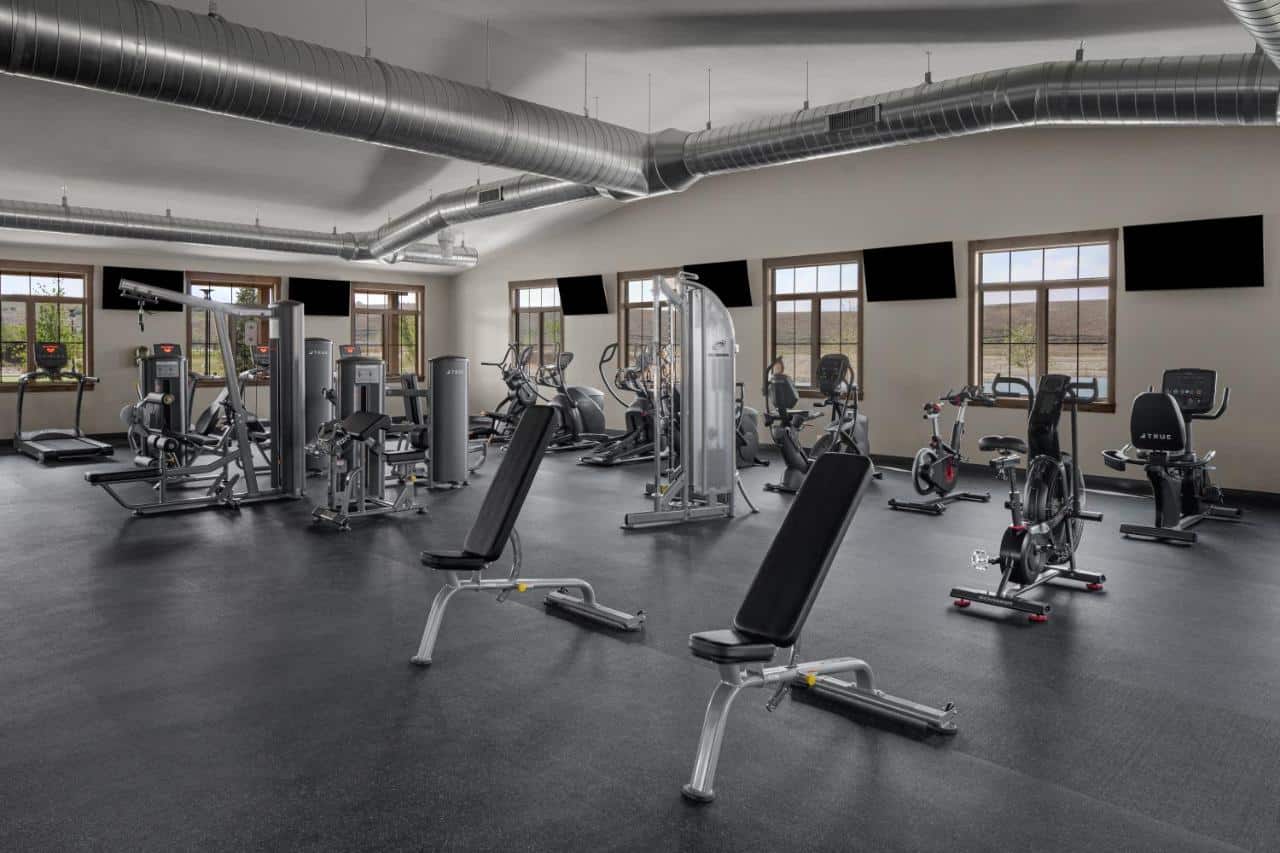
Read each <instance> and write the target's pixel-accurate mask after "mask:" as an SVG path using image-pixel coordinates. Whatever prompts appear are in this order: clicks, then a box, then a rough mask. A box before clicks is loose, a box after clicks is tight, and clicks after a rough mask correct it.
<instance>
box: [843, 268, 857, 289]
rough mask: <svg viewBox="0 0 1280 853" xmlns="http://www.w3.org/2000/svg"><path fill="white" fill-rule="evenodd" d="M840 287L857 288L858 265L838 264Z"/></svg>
mask: <svg viewBox="0 0 1280 853" xmlns="http://www.w3.org/2000/svg"><path fill="white" fill-rule="evenodd" d="M840 289H841V290H857V289H858V265H857V264H841V265H840Z"/></svg>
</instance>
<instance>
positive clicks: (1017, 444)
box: [951, 373, 1107, 622]
mask: <svg viewBox="0 0 1280 853" xmlns="http://www.w3.org/2000/svg"><path fill="white" fill-rule="evenodd" d="M1001 386H1006V387H1008V388H1020V389H1022V391H1023V392H1025V396H1026V399H1027V408H1028V411H1029V414H1028V416H1027V440H1026V441H1023V440H1022V439H1021V438H1018V437H1017V436H1011V435H987V436H983V437H982V439H981V440H979V442H978V448H979V449H980V450H983V451H995V452H996V454H997V455H996V457H995V458H994V459H992V460H991V467H992V468H993V469H995V472H996V476H997V477H999V478H1000V479H1001V480H1008V481H1009V501H1008V503H1007V504H1006V506H1007V507H1008V508H1009V511H1010V513H1011V514H1012V516H1013V523H1012V524H1010V525H1009V527H1008V528H1007V529H1006V530H1005V532H1004V537H1003V538H1002V539H1001V540H1000V553H999V555H998V556H995V557H992V556H989V555H988V554H987V552H986V551H983V550H977V551H974V552H973V556H972V557H971V558H970V561H969V562H970V565H971V566H972V567H973V568H975V569H977V570H978V571H986V569H987V566H999V567H1000V585H999V586H998V587H997V588H996V591H995V592H990V591H988V590H983V589H973V588H969V587H955V588H953V589H952V590H951V596H952V598H953V599H954V602H953V603H954V604H955V606H956V607H968V606H969V605H970V604H972V603H973V602H975V601H976V602H978V603H979V604H989V605H991V606H993V607H1004V608H1007V609H1009V610H1017V611H1020V612H1023V613H1026V614H1028V619H1029V620H1030V621H1032V622H1047V621H1048V619H1049V611H1050V610H1051V609H1052V607H1051V605H1050V604H1049V602H1047V601H1040V600H1036V599H1032V598H1027V597H1026V594H1027V593H1028V592H1030V591H1031V590H1033V589H1035V588H1037V587H1040V586H1044V585H1045V584H1047V583H1049V582H1050V581H1052V580H1057V579H1063V580H1074V581H1081V582H1083V583H1084V584H1085V587H1086V588H1087V589H1088V590H1089V591H1091V592H1096V591H1098V590H1100V589H1102V584H1103V583H1104V582H1105V581H1106V579H1107V578H1106V575H1103V574H1101V573H1099V572H1083V571H1080V570H1079V569H1078V568H1077V567H1076V549H1077V548H1078V547H1080V538H1081V535H1082V534H1083V533H1084V524H1083V523H1082V522H1085V521H1102V513H1100V512H1087V511H1086V510H1085V508H1084V503H1085V487H1084V475H1083V474H1082V473H1081V472H1080V467H1079V465H1077V464H1076V460H1077V459H1078V458H1079V454H1078V442H1077V438H1078V434H1079V430H1078V429H1077V413H1078V410H1079V404H1080V403H1090V402H1092V401H1094V400H1096V399H1097V398H1098V380H1097V379H1089V380H1087V381H1083V382H1075V381H1072V379H1071V377H1069V376H1063V375H1062V374H1058V373H1050V374H1047V375H1045V376H1042V377H1040V385H1039V387H1038V388H1036V389H1034V390H1033V389H1032V388H1031V384H1030V383H1029V382H1027V381H1026V380H1025V379H1017V378H1013V377H1008V376H997V377H996V378H995V381H993V382H992V383H991V389H992V393H993V394H994V395H995V396H996V397H1022V396H1024V394H1023V393H1019V392H1017V391H1013V390H1006V391H1001V390H1000V389H1001ZM1082 392H1088V395H1087V396H1083V397H1082V396H1081V393H1082ZM1067 405H1070V407H1071V452H1070V453H1065V452H1063V450H1062V447H1061V444H1060V442H1059V438H1058V422H1059V421H1060V420H1061V419H1062V409H1063V407H1064V406H1067ZM1019 455H1025V456H1026V457H1027V474H1026V480H1027V482H1026V487H1025V489H1024V490H1023V493H1022V494H1019V493H1018V488H1017V476H1016V473H1015V471H1016V467H1017V464H1018V460H1019Z"/></svg>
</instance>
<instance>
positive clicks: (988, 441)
mask: <svg viewBox="0 0 1280 853" xmlns="http://www.w3.org/2000/svg"><path fill="white" fill-rule="evenodd" d="M978 449H979V450H981V451H982V452H983V453H990V452H991V451H993V450H1008V451H1010V452H1012V453H1026V452H1027V442H1026V439H1022V438H1018V437H1017V436H1016V435H984V436H983V437H982V438H980V439H978Z"/></svg>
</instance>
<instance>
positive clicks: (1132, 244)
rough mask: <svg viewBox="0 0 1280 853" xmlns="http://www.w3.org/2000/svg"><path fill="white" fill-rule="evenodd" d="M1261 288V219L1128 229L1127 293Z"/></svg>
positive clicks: (1125, 230)
mask: <svg viewBox="0 0 1280 853" xmlns="http://www.w3.org/2000/svg"><path fill="white" fill-rule="evenodd" d="M1262 284H1263V270H1262V217H1261V216H1232V217H1229V218H1227V219H1192V220H1187V221H1185V222H1161V223H1158V224H1155V225H1126V226H1125V229H1124V289H1125V290H1192V289H1197V288H1218V287H1262Z"/></svg>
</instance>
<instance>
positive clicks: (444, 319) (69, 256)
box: [0, 232, 455, 439]
mask: <svg viewBox="0 0 1280 853" xmlns="http://www.w3.org/2000/svg"><path fill="white" fill-rule="evenodd" d="M5 237H6V239H7V240H15V239H20V235H14V234H13V232H6V233H5ZM0 258H3V259H5V260H15V261H45V262H58V263H74V264H80V265H84V266H89V265H92V266H93V267H94V283H93V293H94V308H93V349H94V364H93V370H94V374H95V375H96V376H98V378H99V379H100V380H101V383H100V384H99V386H98V387H97V388H95V389H94V390H92V391H88V392H86V393H85V402H84V415H83V424H82V425H83V428H84V429H85V431H86V432H90V433H117V432H123V429H124V428H123V426H121V424H120V419H119V412H120V408H121V406H123V405H124V404H125V403H126V402H127V401H130V400H133V399H136V394H135V391H134V388H135V385H136V382H137V368H136V366H135V363H134V357H133V352H134V350H135V349H136V348H137V347H138V346H139V345H145V344H151V343H156V342H160V341H176V342H179V343H181V344H183V346H184V347H185V346H186V325H185V324H186V314H185V313H177V312H173V313H155V314H151V315H149V316H148V317H147V320H146V331H145V333H142V332H139V331H138V321H137V313H136V312H134V311H104V310H103V309H102V308H101V305H102V295H101V294H102V267H103V266H104V265H105V266H132V267H155V268H160V269H187V270H192V271H200V272H221V273H251V274H256V275H267V276H279V277H280V278H281V279H283V280H285V283H286V286H287V281H288V279H289V277H290V276H299V277H306V278H341V277H344V276H346V277H350V278H352V279H355V280H357V281H366V282H379V283H385V284H418V285H425V287H426V298H425V301H424V305H423V327H424V328H423V336H424V337H423V341H424V343H425V345H426V349H425V354H426V357H427V358H431V357H433V356H436V355H443V354H447V353H450V352H452V350H453V348H454V346H455V344H454V338H453V334H452V325H451V322H450V319H451V311H452V301H451V297H450V290H451V280H450V279H449V278H448V277H444V276H433V275H427V274H423V273H414V272H407V273H404V272H399V271H388V270H384V269H381V268H378V267H373V266H365V265H359V266H352V268H351V269H350V270H346V271H342V270H335V268H334V267H333V266H332V265H327V266H325V265H315V266H308V265H307V264H305V263H282V262H272V261H266V262H260V261H237V260H229V259H224V258H218V259H211V258H208V257H195V256H191V257H182V256H180V255H174V254H172V253H166V254H163V255H150V254H147V253H140V252H130V251H101V250H75V249H67V248H62V247H57V246H23V245H21V244H18V243H15V242H7V243H3V244H0ZM306 335H307V336H308V337H319V338H330V339H332V340H333V341H334V342H335V343H340V344H341V343H348V342H350V339H351V319H350V318H349V317H308V318H307V322H306ZM216 393H217V389H214V388H202V389H201V390H200V391H199V392H198V394H197V397H196V411H199V410H200V408H201V407H202V406H203V405H205V404H207V403H208V401H210V400H212V399H213V397H214V395H215V394H216ZM267 396H268V395H267V389H266V388H265V387H263V388H258V389H250V390H249V391H248V392H247V394H246V405H248V406H249V408H250V409H253V410H254V411H257V412H259V413H260V414H262V415H264V416H267V415H269V412H268V411H267V409H268V406H267ZM255 404H257V408H255ZM398 405H399V404H397V403H393V404H392V406H391V410H392V411H393V413H398V411H399V409H398ZM25 408H26V412H25V414H24V420H25V423H24V424H23V426H24V428H26V429H36V428H39V427H59V426H61V427H65V426H69V425H70V423H71V419H72V417H73V414H72V412H73V409H74V394H70V393H64V392H44V393H29V394H28V395H27V398H26V403H25ZM15 421H16V414H15V404H14V395H13V394H12V393H10V392H4V393H3V394H0V436H2V437H3V438H5V439H9V438H11V437H12V435H13V431H14V427H15Z"/></svg>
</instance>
